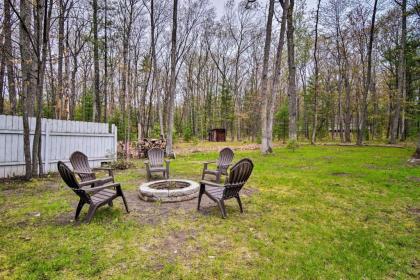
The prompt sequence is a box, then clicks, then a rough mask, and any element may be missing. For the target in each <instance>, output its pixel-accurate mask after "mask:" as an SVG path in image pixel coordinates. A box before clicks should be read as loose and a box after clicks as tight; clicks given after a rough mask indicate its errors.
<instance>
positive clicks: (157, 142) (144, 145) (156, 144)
mask: <svg viewBox="0 0 420 280" xmlns="http://www.w3.org/2000/svg"><path fill="white" fill-rule="evenodd" d="M137 148H138V156H139V158H147V152H148V151H149V150H150V149H151V148H159V149H163V150H165V149H166V140H165V139H164V138H163V137H161V138H160V139H148V138H144V139H143V140H142V141H140V142H139V143H138V144H137Z"/></svg>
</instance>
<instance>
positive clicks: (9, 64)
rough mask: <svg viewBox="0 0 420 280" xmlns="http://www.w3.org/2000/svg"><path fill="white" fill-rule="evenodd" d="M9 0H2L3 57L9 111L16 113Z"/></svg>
mask: <svg viewBox="0 0 420 280" xmlns="http://www.w3.org/2000/svg"><path fill="white" fill-rule="evenodd" d="M9 1H10V0H4V6H3V9H4V20H3V33H4V44H3V54H4V55H3V59H4V62H5V65H6V68H7V85H8V93H9V100H10V107H11V113H12V114H16V113H17V94H16V84H15V68H14V63H13V61H14V58H13V48H12V13H11V11H10V3H9Z"/></svg>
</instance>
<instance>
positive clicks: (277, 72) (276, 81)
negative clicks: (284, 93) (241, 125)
mask: <svg viewBox="0 0 420 280" xmlns="http://www.w3.org/2000/svg"><path fill="white" fill-rule="evenodd" d="M281 4H282V9H283V12H282V17H281V24H280V36H279V42H278V45H277V53H276V61H275V66H274V76H273V83H272V86H271V89H270V90H271V92H270V95H269V102H268V104H269V111H268V116H267V131H266V133H267V146H268V150H269V151H270V152H271V151H272V149H273V122H274V110H275V108H276V103H277V102H276V98H277V94H278V93H279V92H280V76H281V64H282V56H283V47H284V36H285V33H286V21H287V9H288V7H289V0H285V1H282V2H281Z"/></svg>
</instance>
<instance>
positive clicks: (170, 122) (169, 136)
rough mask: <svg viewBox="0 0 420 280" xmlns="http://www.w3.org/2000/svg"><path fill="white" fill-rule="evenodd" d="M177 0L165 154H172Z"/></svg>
mask: <svg viewBox="0 0 420 280" xmlns="http://www.w3.org/2000/svg"><path fill="white" fill-rule="evenodd" d="M177 21H178V0H174V6H173V13H172V35H171V78H170V84H169V102H168V132H167V142H166V154H167V155H169V156H173V154H174V153H173V130H174V113H175V90H176V49H177V45H176V44H177V40H176V33H177V25H178V22H177Z"/></svg>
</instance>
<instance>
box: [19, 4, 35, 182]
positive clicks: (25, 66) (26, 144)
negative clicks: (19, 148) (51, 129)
mask: <svg viewBox="0 0 420 280" xmlns="http://www.w3.org/2000/svg"><path fill="white" fill-rule="evenodd" d="M31 22H32V13H31V8H30V4H29V2H28V1H20V28H19V41H20V42H19V46H20V54H21V55H20V57H21V71H22V96H21V99H22V106H23V110H22V113H23V116H22V120H23V150H24V155H25V179H27V180H29V179H31V177H32V165H31V163H32V159H31V145H30V138H29V135H30V127H29V111H30V106H31V104H30V102H31V100H30V99H31V90H32V77H31V71H32V53H31V46H32V45H33V43H32V42H31V34H30V30H29V26H31Z"/></svg>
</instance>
